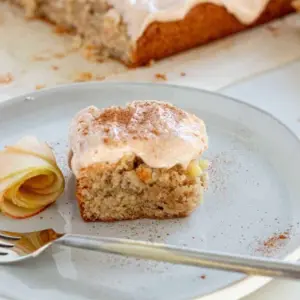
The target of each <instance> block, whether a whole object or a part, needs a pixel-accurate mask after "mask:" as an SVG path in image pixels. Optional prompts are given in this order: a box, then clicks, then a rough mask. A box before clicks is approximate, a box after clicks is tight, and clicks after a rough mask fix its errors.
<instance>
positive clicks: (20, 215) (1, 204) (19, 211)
mask: <svg viewBox="0 0 300 300" xmlns="http://www.w3.org/2000/svg"><path fill="white" fill-rule="evenodd" d="M46 207H47V206H43V207H39V208H35V209H28V208H24V207H19V206H17V205H15V204H13V203H12V202H10V201H9V200H7V199H4V200H2V201H0V210H1V212H2V213H4V214H5V215H7V216H9V217H11V218H14V219H26V218H30V217H33V216H35V215H37V214H38V213H40V212H42V211H43V210H44V209H46Z"/></svg>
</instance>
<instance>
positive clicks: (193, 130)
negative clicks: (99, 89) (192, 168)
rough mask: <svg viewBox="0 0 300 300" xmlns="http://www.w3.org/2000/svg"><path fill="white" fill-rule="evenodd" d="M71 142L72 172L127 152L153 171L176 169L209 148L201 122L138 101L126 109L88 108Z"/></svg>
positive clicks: (164, 105)
mask: <svg viewBox="0 0 300 300" xmlns="http://www.w3.org/2000/svg"><path fill="white" fill-rule="evenodd" d="M70 140H71V150H72V151H73V153H74V156H73V163H72V168H73V169H74V168H75V169H76V168H79V169H80V168H81V167H86V166H87V165H89V164H92V163H95V162H101V161H105V162H115V161H117V160H119V159H120V158H122V156H123V155H125V154H126V153H134V154H136V155H138V156H140V157H141V158H142V159H143V160H144V161H145V162H146V163H147V164H148V165H149V166H151V167H172V166H174V165H176V164H178V163H179V164H188V163H189V162H190V161H191V160H192V159H195V158H196V157H197V156H198V155H200V154H201V153H202V152H203V151H204V150H206V149H207V136H206V129H205V125H204V123H203V121H202V120H200V119H198V118H197V117H196V116H194V115H192V114H189V113H187V112H185V111H183V110H181V109H179V108H176V107H175V106H173V105H171V104H169V103H165V102H158V101H134V102H132V103H131V104H128V105H127V106H126V107H124V108H122V107H110V108H107V109H97V108H96V107H93V106H91V107H88V108H86V109H84V110H82V111H81V112H79V114H78V115H77V116H76V117H75V119H74V120H73V122H72V125H71V131H70ZM187 147H188V149H189V151H186V149H187ZM75 173H76V172H75Z"/></svg>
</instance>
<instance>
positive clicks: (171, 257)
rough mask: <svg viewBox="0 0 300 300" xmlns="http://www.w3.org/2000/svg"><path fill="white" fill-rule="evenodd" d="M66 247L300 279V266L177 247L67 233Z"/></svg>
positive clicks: (59, 241) (64, 239) (64, 240)
mask: <svg viewBox="0 0 300 300" xmlns="http://www.w3.org/2000/svg"><path fill="white" fill-rule="evenodd" d="M55 243H58V244H60V245H63V246H68V247H74V248H80V249H86V250H92V251H98V252H105V253H110V254H117V255H121V256H131V257H136V258H143V259H150V260H156V261H161V262H168V263H174V264H180V265H190V266H196V267H204V268H212V269H221V270H225V271H231V272H240V273H245V274H247V275H257V276H267V277H279V278H289V279H300V265H299V264H296V263H290V262H284V261H281V260H276V259H265V258H260V257H251V256H243V255H232V254H227V253H221V252H207V251H201V250H196V249H188V248H181V247H177V246H172V245H167V244H158V243H150V242H144V241H135V240H127V239H118V238H107V237H93V236H83V235H74V234H66V235H64V236H63V237H61V238H60V239H58V240H56V242H55Z"/></svg>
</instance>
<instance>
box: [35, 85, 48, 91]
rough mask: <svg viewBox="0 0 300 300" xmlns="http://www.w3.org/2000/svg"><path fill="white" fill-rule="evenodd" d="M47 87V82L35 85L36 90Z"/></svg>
mask: <svg viewBox="0 0 300 300" xmlns="http://www.w3.org/2000/svg"><path fill="white" fill-rule="evenodd" d="M45 87H46V85H45V84H37V85H36V86H35V89H36V90H41V89H44V88H45Z"/></svg>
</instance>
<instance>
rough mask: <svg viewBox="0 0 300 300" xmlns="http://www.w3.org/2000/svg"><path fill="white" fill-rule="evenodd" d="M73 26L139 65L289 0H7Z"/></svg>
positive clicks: (239, 26) (273, 12)
mask: <svg viewBox="0 0 300 300" xmlns="http://www.w3.org/2000/svg"><path fill="white" fill-rule="evenodd" d="M9 1H10V2H13V3H16V4H18V5H20V6H21V7H22V8H23V9H24V11H25V13H26V15H27V16H28V17H40V18H44V19H47V20H48V21H50V22H53V23H54V24H56V25H58V26H60V28H61V29H62V28H63V29H64V30H65V31H73V32H74V33H75V34H77V36H79V37H80V38H81V39H82V43H83V44H84V45H85V46H86V47H88V48H89V49H93V53H95V55H99V57H101V58H103V57H106V56H109V57H113V58H117V59H118V60H121V61H123V62H124V63H125V64H127V65H128V66H140V65H144V64H147V63H149V62H150V61H152V60H157V59H161V58H164V57H167V56H170V55H172V54H175V53H178V52H180V51H183V50H186V49H190V48H192V47H195V46H198V45H201V44H206V43H208V42H210V41H212V40H215V39H219V38H222V37H225V36H227V35H230V34H233V33H236V32H239V31H242V30H244V29H247V28H251V27H253V26H256V25H259V24H262V23H265V22H268V21H270V20H272V19H275V18H278V17H281V16H283V15H285V14H288V13H290V12H292V11H293V8H292V6H291V2H292V1H291V0H233V1H228V0H208V1H203V0H149V1H144V0H137V1H131V0H42V1H41V0H9Z"/></svg>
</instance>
